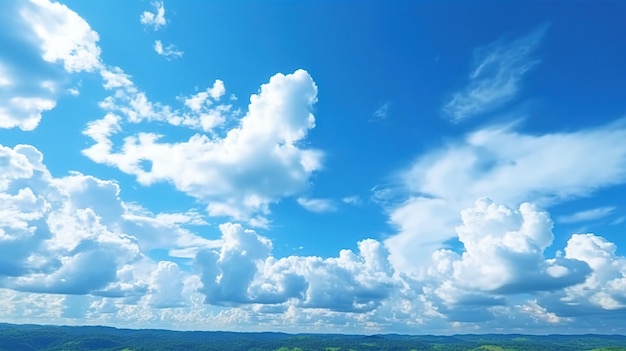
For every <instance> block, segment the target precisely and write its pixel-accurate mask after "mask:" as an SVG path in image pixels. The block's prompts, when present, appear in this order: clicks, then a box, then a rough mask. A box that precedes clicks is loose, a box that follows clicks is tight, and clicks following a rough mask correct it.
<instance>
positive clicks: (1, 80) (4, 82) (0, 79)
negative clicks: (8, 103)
mask: <svg viewBox="0 0 626 351" xmlns="http://www.w3.org/2000/svg"><path fill="white" fill-rule="evenodd" d="M11 85H13V77H11V75H10V73H9V70H8V69H7V68H6V67H5V65H4V64H3V63H2V62H0V88H7V87H10V86H11Z"/></svg>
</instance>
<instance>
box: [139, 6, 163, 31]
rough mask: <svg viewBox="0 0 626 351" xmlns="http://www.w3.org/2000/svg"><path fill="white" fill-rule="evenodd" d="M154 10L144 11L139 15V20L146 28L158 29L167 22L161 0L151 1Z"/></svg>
mask: <svg viewBox="0 0 626 351" xmlns="http://www.w3.org/2000/svg"><path fill="white" fill-rule="evenodd" d="M152 6H153V7H154V12H150V11H144V12H143V13H142V14H141V16H140V17H139V21H140V22H141V24H143V25H144V26H145V27H147V28H152V29H153V30H159V29H160V28H161V27H164V26H165V25H166V24H167V20H166V19H165V5H164V4H163V1H159V2H153V3H152Z"/></svg>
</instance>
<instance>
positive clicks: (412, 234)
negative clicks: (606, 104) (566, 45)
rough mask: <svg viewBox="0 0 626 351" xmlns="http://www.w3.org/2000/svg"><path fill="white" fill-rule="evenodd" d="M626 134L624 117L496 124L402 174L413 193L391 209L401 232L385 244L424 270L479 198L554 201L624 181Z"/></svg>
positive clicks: (401, 262)
mask: <svg viewBox="0 0 626 351" xmlns="http://www.w3.org/2000/svg"><path fill="white" fill-rule="evenodd" d="M625 137H626V127H625V126H624V123H623V121H618V122H616V123H613V124H610V125H605V126H601V127H598V128H591V129H585V130H580V131H578V132H571V133H549V134H544V135H526V134H522V133H519V132H515V131H513V130H512V129H511V127H510V126H509V127H505V128H494V127H489V128H484V129H481V130H478V131H475V132H473V133H470V134H468V135H467V136H466V137H465V138H464V139H463V140H462V141H459V142H453V143H449V144H447V145H445V146H443V147H442V148H440V149H438V150H434V151H431V152H429V153H427V154H426V155H423V156H421V157H419V158H418V159H417V160H416V161H415V162H414V163H413V165H412V166H411V167H410V168H409V169H408V170H407V171H405V172H403V173H401V174H400V176H399V178H400V179H401V180H402V182H403V183H404V188H403V189H402V188H401V190H404V193H405V198H406V200H404V201H403V202H401V203H400V204H399V205H394V204H392V205H390V207H389V208H388V209H389V211H390V221H391V223H392V224H393V225H395V226H396V227H397V228H398V234H397V235H395V236H392V237H390V238H389V239H387V240H386V241H385V244H386V245H387V246H388V247H389V249H390V251H391V252H392V260H393V262H394V264H396V265H397V266H396V268H398V269H401V270H407V271H414V272H415V271H419V270H421V269H423V267H424V265H425V264H426V263H427V261H428V259H427V257H429V253H430V252H432V251H433V250H436V249H438V248H440V247H442V245H443V243H444V242H445V241H447V240H449V239H450V238H453V237H454V228H455V226H457V225H458V224H460V222H459V220H458V216H457V215H456V214H457V213H459V212H460V210H461V209H463V208H465V207H469V206H470V205H471V204H472V203H473V202H474V201H475V199H477V198H481V197H489V198H492V199H494V201H496V202H498V203H503V204H507V205H514V204H517V203H521V202H525V201H531V202H534V203H536V204H538V205H540V206H549V205H550V204H554V203H558V202H562V201H566V200H569V199H572V198H576V197H584V196H589V195H590V194H592V193H593V192H594V191H595V190H597V189H600V188H605V187H608V186H611V185H616V184H621V183H623V182H624V181H626V146H622V145H624V143H621V142H620V141H621V140H624V138H625ZM581 165H584V167H583V166H581ZM418 253H419V254H418Z"/></svg>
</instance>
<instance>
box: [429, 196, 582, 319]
mask: <svg viewBox="0 0 626 351" xmlns="http://www.w3.org/2000/svg"><path fill="white" fill-rule="evenodd" d="M462 220H463V224H462V225H460V226H459V227H457V229H456V231H457V233H458V239H459V241H460V242H461V243H462V244H463V248H464V250H463V252H462V254H457V253H456V252H455V251H452V250H447V249H446V250H438V251H435V252H434V253H433V262H432V265H431V267H430V269H429V274H430V275H431V276H434V277H437V279H436V280H435V281H436V285H435V286H433V288H432V289H433V290H432V291H433V292H434V294H435V295H436V296H437V298H438V299H441V300H442V301H444V302H445V306H446V307H447V308H453V309H454V308H457V309H458V308H467V307H468V306H469V307H471V306H475V305H486V306H489V305H504V304H505V303H506V301H505V300H504V297H505V296H507V295H515V294H527V293H531V292H537V291H553V290H561V289H563V288H566V287H569V286H573V285H575V284H579V283H582V282H584V281H585V279H586V278H587V275H589V274H590V273H591V269H590V267H589V266H588V265H587V264H586V263H584V261H582V260H578V259H575V258H571V257H565V258H562V257H557V258H551V259H546V258H545V257H544V250H545V249H546V248H547V247H549V246H550V245H551V244H552V240H553V234H552V221H551V220H550V217H549V216H548V214H547V213H546V212H541V211H538V210H537V209H536V208H535V207H534V206H533V205H531V204H528V203H524V204H522V205H521V206H520V208H519V209H518V210H512V209H510V208H508V207H506V206H503V205H497V204H494V203H493V202H491V201H490V200H487V199H483V200H479V201H478V202H477V203H476V205H475V207H473V208H469V209H466V210H464V211H463V212H462ZM457 312H458V311H457Z"/></svg>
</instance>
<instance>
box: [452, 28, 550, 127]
mask: <svg viewBox="0 0 626 351" xmlns="http://www.w3.org/2000/svg"><path fill="white" fill-rule="evenodd" d="M546 29H547V28H546V27H541V28H539V29H537V30H535V31H533V32H532V33H530V34H529V35H527V36H524V37H522V38H519V39H517V40H515V41H512V42H508V43H507V42H503V41H502V40H500V41H497V42H495V43H493V44H491V45H488V46H486V47H482V48H479V49H476V51H475V53H474V63H473V70H472V72H471V74H470V76H469V79H470V81H469V84H468V86H467V87H466V88H465V89H463V90H462V91H460V92H457V93H454V94H453V95H452V97H451V98H450V100H449V101H448V102H447V103H446V104H445V105H444V106H443V112H444V113H445V114H446V115H448V116H449V117H450V118H451V119H452V121H453V122H460V121H462V120H464V119H466V118H470V117H473V116H475V115H478V114H481V113H484V112H489V111H490V110H492V109H494V108H497V107H499V106H501V105H503V104H504V103H506V102H508V101H510V100H511V99H512V98H514V97H515V95H516V94H517V93H518V90H519V85H520V80H521V79H522V77H523V76H524V74H525V73H526V72H528V71H529V70H530V69H532V68H533V67H534V66H535V65H536V64H537V63H538V61H537V60H535V59H533V58H532V57H531V55H532V53H533V51H534V50H535V49H536V48H537V46H538V45H539V43H540V42H541V39H542V38H543V36H544V34H545V32H546Z"/></svg>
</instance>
